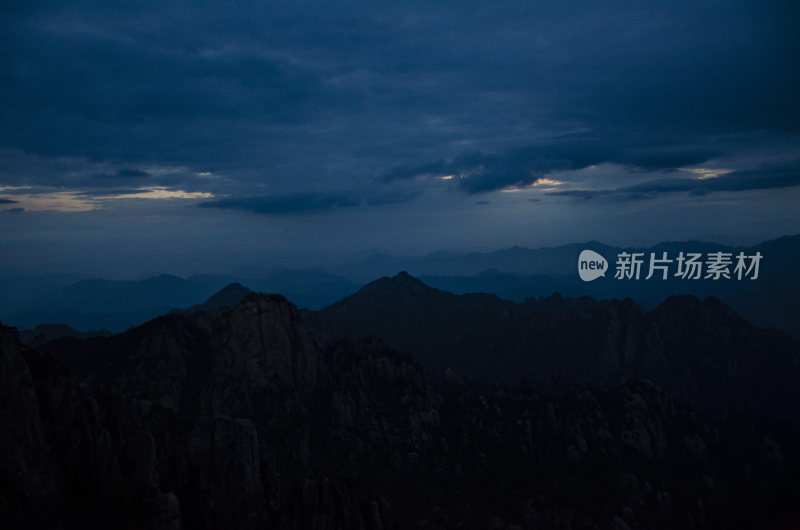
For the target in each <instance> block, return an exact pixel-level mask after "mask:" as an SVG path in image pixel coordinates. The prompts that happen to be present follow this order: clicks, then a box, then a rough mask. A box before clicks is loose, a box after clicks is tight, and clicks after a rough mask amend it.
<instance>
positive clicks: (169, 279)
mask: <svg viewBox="0 0 800 530" xmlns="http://www.w3.org/2000/svg"><path fill="white" fill-rule="evenodd" d="M231 283H239V284H242V285H247V287H248V288H250V289H254V290H259V291H261V292H280V293H284V294H285V295H287V296H289V297H290V298H291V299H292V300H293V301H294V302H295V303H297V304H298V305H300V306H301V307H308V308H312V309H319V308H321V307H324V306H326V305H329V304H331V303H333V302H335V301H336V300H339V299H340V298H342V297H344V296H347V295H349V294H352V293H353V292H355V291H356V289H358V287H359V285H358V284H355V283H353V282H351V281H349V280H347V279H345V278H341V277H339V276H335V275H332V274H328V273H325V272H322V271H314V270H310V271H298V270H278V271H272V272H265V273H264V275H263V276H259V277H247V278H234V277H230V276H216V275H209V274H205V275H194V276H190V277H189V278H180V277H178V276H173V275H169V274H162V275H158V276H152V277H148V278H144V279H141V280H126V281H118V280H104V279H81V280H79V281H72V279H71V278H69V277H66V278H62V277H52V276H45V277H34V278H26V277H13V278H6V279H2V278H0V319H1V320H3V321H4V322H9V323H11V324H13V325H15V326H17V327H19V328H21V329H28V328H34V327H35V326H38V325H41V324H61V325H66V326H69V327H71V328H73V329H75V330H78V331H84V332H85V331H88V330H93V329H107V330H110V331H113V332H120V331H124V330H126V329H128V328H129V327H131V326H135V325H139V324H142V323H144V322H147V321H148V320H151V319H153V318H155V317H157V316H160V315H164V314H166V313H169V312H170V311H171V310H173V309H176V308H187V307H190V306H194V305H200V304H203V303H204V301H205V300H207V299H208V298H209V297H211V296H213V295H214V294H215V293H217V292H218V291H219V290H220V289H221V288H223V287H224V286H226V285H229V284H231ZM238 301H239V300H238V299H237V300H234V301H233V302H231V303H236V302H238Z"/></svg>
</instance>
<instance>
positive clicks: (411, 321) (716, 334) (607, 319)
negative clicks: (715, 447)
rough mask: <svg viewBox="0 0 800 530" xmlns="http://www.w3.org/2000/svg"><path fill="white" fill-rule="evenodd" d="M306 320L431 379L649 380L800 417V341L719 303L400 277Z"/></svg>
mask: <svg viewBox="0 0 800 530" xmlns="http://www.w3.org/2000/svg"><path fill="white" fill-rule="evenodd" d="M307 321H308V323H309V325H310V326H311V327H312V329H314V330H315V332H316V334H317V336H318V337H319V338H320V340H321V341H323V342H326V341H332V340H337V339H341V338H347V339H358V338H362V337H367V336H377V337H380V338H382V339H383V340H385V341H386V343H387V344H388V345H389V346H390V347H392V348H396V349H398V350H401V351H404V352H408V353H410V354H412V355H413V356H414V357H415V358H416V359H418V360H419V361H420V362H421V363H422V364H424V365H425V366H426V367H428V368H429V369H430V370H431V371H432V372H433V373H435V374H442V373H444V371H445V370H447V369H451V370H454V371H456V372H458V373H461V374H464V375H466V376H468V377H469V378H473V379H475V380H478V381H482V382H509V383H512V382H513V383H516V382H528V383H530V384H533V385H534V386H537V387H539V388H543V387H544V388H548V389H552V390H557V391H560V390H563V389H571V388H576V387H578V388H580V387H583V386H587V385H588V386H597V387H613V386H615V385H619V384H621V383H623V382H624V381H625V380H627V379H629V378H647V379H651V380H653V381H655V382H656V383H657V384H659V385H661V386H663V388H664V389H665V390H666V391H667V392H668V393H669V394H670V395H671V396H673V397H676V398H678V399H682V400H685V401H687V402H689V403H692V404H694V405H695V406H699V407H702V408H703V409H706V410H709V411H714V410H716V409H717V408H719V407H721V406H727V405H736V406H742V407H747V408H754V409H757V410H760V411H762V412H765V413H774V414H781V415H784V416H787V417H788V416H791V417H798V409H797V407H796V402H797V395H798V394H797V384H798V382H799V381H800V344H799V343H798V342H797V341H795V340H793V339H791V338H789V337H787V336H785V335H783V334H782V333H780V332H778V331H775V330H769V329H761V328H759V327H757V326H755V325H753V324H751V323H749V322H748V321H747V320H745V319H744V318H742V317H741V316H739V315H738V314H737V313H736V312H734V311H733V310H731V309H730V308H729V307H727V306H726V305H725V304H723V303H722V302H720V301H719V300H717V299H714V298H706V299H705V300H700V299H698V298H695V297H693V296H688V295H682V296H673V297H670V298H668V299H667V300H665V301H664V302H663V303H662V304H660V305H659V306H658V307H656V308H655V309H652V310H651V311H646V310H645V309H644V308H643V307H641V306H640V305H638V304H637V303H635V302H634V301H633V300H631V299H626V300H601V301H595V300H593V299H591V298H588V297H583V298H578V299H568V298H563V297H561V296H560V295H553V296H550V297H547V298H537V299H532V298H531V299H527V300H525V301H524V302H522V303H516V302H512V301H508V300H503V299H500V298H498V297H497V296H494V295H489V294H467V295H455V294H452V293H449V292H446V291H441V290H439V289H435V288H432V287H429V286H427V285H425V284H424V283H423V282H421V281H420V280H418V279H416V278H414V277H412V276H410V275H408V274H407V273H400V274H398V275H396V276H394V277H392V278H382V279H380V280H377V281H375V282H372V283H370V284H368V285H366V286H365V287H363V288H362V289H361V290H359V291H358V292H357V293H356V294H354V295H352V296H350V297H348V298H345V299H343V300H341V301H340V302H337V303H335V304H333V305H331V306H329V307H327V308H325V309H323V310H321V311H319V312H316V313H311V314H309V315H308V316H307Z"/></svg>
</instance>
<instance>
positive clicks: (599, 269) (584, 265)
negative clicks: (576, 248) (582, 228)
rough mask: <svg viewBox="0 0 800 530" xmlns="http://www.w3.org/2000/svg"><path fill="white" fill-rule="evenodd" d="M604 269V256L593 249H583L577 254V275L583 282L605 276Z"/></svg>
mask: <svg viewBox="0 0 800 530" xmlns="http://www.w3.org/2000/svg"><path fill="white" fill-rule="evenodd" d="M606 270H608V262H607V261H606V258H604V257H603V256H601V255H600V254H598V253H597V252H595V251H594V250H584V251H582V252H581V255H580V256H578V275H579V276H580V277H581V280H583V281H585V282H590V281H592V280H596V279H597V278H599V277H600V276H605V275H606Z"/></svg>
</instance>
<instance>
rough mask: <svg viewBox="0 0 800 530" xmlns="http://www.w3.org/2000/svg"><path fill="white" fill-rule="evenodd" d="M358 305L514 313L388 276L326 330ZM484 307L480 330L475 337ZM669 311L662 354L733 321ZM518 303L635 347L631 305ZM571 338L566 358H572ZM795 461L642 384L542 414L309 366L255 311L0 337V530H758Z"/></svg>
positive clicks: (361, 363) (680, 307)
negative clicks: (51, 335) (689, 327)
mask: <svg viewBox="0 0 800 530" xmlns="http://www.w3.org/2000/svg"><path fill="white" fill-rule="evenodd" d="M398 288H401V289H402V291H401V292H398V291H397V289H398ZM386 293H390V294H392V295H397V296H399V298H393V299H392V300H389V301H387V300H385V299H384V298H383V297H384V295H385V294H386ZM365 301H370V302H371V303H373V304H374V305H373V306H370V307H371V308H372V309H380V307H382V306H381V304H384V305H386V304H389V305H391V304H395V305H397V306H399V307H400V308H401V309H402V308H406V309H409V308H411V307H414V308H417V309H419V310H422V309H426V308H427V310H428V313H424V314H422V313H420V314H415V313H412V312H410V311H405V312H398V313H394V314H396V315H397V316H398V317H399V316H401V315H405V317H404V319H403V320H399V321H397V322H395V326H396V327H397V329H398V330H399V329H402V326H410V327H409V328H408V331H407V333H408V334H409V336H413V335H412V334H413V333H415V332H416V331H415V330H416V329H417V328H415V327H414V326H417V327H418V326H420V325H421V324H422V323H424V320H423V319H424V318H426V315H427V317H428V318H433V310H434V309H438V308H443V307H446V306H447V304H452V303H458V304H461V307H460V309H458V310H455V309H454V310H453V311H451V313H450V314H442V315H440V317H439V320H440V323H441V324H442V326H443V327H440V330H441V331H440V333H441V334H445V333H449V332H450V331H451V330H452V329H455V328H451V327H447V326H452V325H453V324H452V322H453V321H454V319H456V318H459V319H460V318H464V317H465V316H466V315H473V316H474V320H471V321H469V322H468V323H469V324H471V325H472V326H475V327H478V326H482V327H489V326H491V325H493V324H503V325H504V326H506V328H505V329H509V330H512V329H516V328H515V325H516V323H517V320H518V319H522V318H523V315H525V314H528V313H525V312H520V311H519V310H515V309H514V308H515V305H514V304H510V303H508V302H502V301H498V300H497V299H496V298H494V297H488V298H485V300H484V299H483V298H475V297H466V298H465V297H455V296H454V295H448V294H447V293H442V292H440V291H436V290H433V289H430V288H427V287H426V286H424V284H421V283H420V282H418V281H416V280H415V279H413V278H410V277H408V276H406V275H402V276H400V277H398V278H394V279H386V280H381V281H379V282H377V283H376V284H373V285H371V286H369V287H368V288H365V289H364V290H363V291H362V292H360V293H359V294H358V295H356V297H354V298H351V299H348V300H345V301H344V302H343V303H342V305H339V306H334V307H333V308H329V309H328V310H326V313H332V312H333V311H334V310H336V307H338V310H339V311H340V312H341V314H342V315H350V314H352V313H349V311H352V310H354V308H355V307H356V306H361V305H362V304H363V303H365ZM454 301H455V302H454ZM490 303H491V304H495V305H496V308H497V309H498V310H500V313H498V314H496V315H493V316H491V318H490V320H489V321H485V320H482V319H486V318H487V315H489V313H487V312H486V311H485V309H486V307H487V304H490ZM709 303H710V304H711V306H708V307H706V306H704V305H703V304H709ZM498 304H499V305H498ZM671 304H676V305H675V306H672V305H668V306H666V307H665V308H664V314H663V315H659V314H656V315H655V316H653V317H652V321H651V325H652V326H654V329H657V330H658V331H657V332H656V331H653V332H650V334H648V332H643V333H644V337H650V338H651V339H652V340H653V341H654V344H660V345H662V346H663V348H664V349H663V350H655V349H654V351H662V353H664V355H666V354H667V352H668V351H672V350H670V348H671V347H672V342H670V340H672V339H670V337H669V336H663V335H661V333H664V332H669V333H673V332H678V333H680V330H676V329H675V328H674V327H672V326H681V325H682V324H681V322H682V321H681V320H680V318H683V317H680V316H678V315H677V313H678V312H681V313H683V312H689V311H697V312H698V313H697V316H699V317H702V318H704V319H708V320H709V322H710V323H714V324H715V325H716V324H717V320H716V319H721V321H722V322H727V321H728V320H731V319H733V321H735V322H737V323H740V322H739V320H736V317H735V315H731V314H729V312H727V313H726V312H725V311H726V310H725V308H724V307H722V306H721V305H719V304H717V303H716V302H703V303H700V302H698V301H695V300H689V299H677V300H676V301H674V302H671ZM533 305H534V306H535V307H538V308H539V311H540V312H542V313H544V314H545V315H549V317H548V318H549V319H548V320H547V322H548V323H549V325H550V326H563V325H565V324H561V322H567V323H569V322H570V319H571V318H573V317H570V316H569V315H570V314H571V312H576V315H580V316H579V317H574V318H580V319H583V323H584V324H585V325H586V327H585V329H586V330H587V333H589V334H591V330H593V329H595V328H596V329H601V330H605V331H608V329H609V328H608V326H609V325H610V326H612V327H613V326H618V328H615V329H618V331H617V332H615V333H614V334H613V337H614V338H620V339H621V338H625V337H628V334H629V333H634V331H635V330H637V329H639V328H637V327H636V326H638V324H636V322H638V320H636V321H635V322H628V321H627V320H624V319H628V318H631V319H645V320H647V319H650V318H651V317H650V316H649V315H648V314H646V313H645V312H644V311H642V310H641V308H638V307H637V306H636V305H635V304H632V303H631V302H619V303H615V305H614V307H617V306H618V307H617V309H615V310H614V312H613V313H611V314H609V315H606V313H603V312H601V313H600V314H594V313H593V312H592V311H593V308H594V307H595V305H596V303H595V302H592V301H590V300H558V299H550V300H544V301H537V302H534V303H533ZM493 307H494V306H493ZM530 311H531V313H530V314H533V311H534V310H533V309H531V310H530ZM719 312H722V313H724V314H722V315H721V316H713V315H712V313H719ZM383 314H384V313H379V314H378V315H376V319H377V318H378V317H382V316H383ZM604 315H606V316H604ZM604 318H606V320H604ZM615 318H616V319H619V320H614V319H615ZM608 319H610V320H608ZM676 319H678V320H676ZM378 320H379V319H378ZM378 320H375V321H378ZM740 324H741V323H740ZM700 325H701V327H702V326H704V325H705V321H701V323H700ZM741 325H744V324H741ZM545 327H546V325H545V324H542V325H541V326H539V327H537V328H535V329H534V331H536V332H539V331H541V330H543V329H545ZM419 329H420V330H421V328H419ZM459 329H462V330H465V329H466V327H461V328H459ZM572 329H573V332H572V333H573V335H572V336H568V337H565V339H564V340H567V341H568V342H569V343H571V344H575V345H579V344H580V343H581V340H582V339H581V338H580V337H579V336H578V335H579V332H578V331H577V330H575V329H574V328H572ZM702 329H703V330H705V329H712V328H706V327H702ZM714 329H718V330H719V331H720V333H721V334H722V335H714V336H711V337H708V338H707V339H703V342H702V343H701V344H709V343H711V342H713V340H712V339H720V338H722V339H724V338H725V337H724V334H725V333H733V332H734V331H733V330H731V329H730V328H724V329H723V328H714ZM745 331H747V330H745ZM420 332H421V331H420ZM487 333H488V332H487ZM634 334H635V333H634ZM637 336H638V335H637ZM488 337H489V335H487V338H486V340H487V341H488V340H489V338H488ZM550 337H551V338H552V337H555V335H554V334H551V335H550ZM736 337H737V340H743V338H742V337H739V336H738V335H737V336H736ZM754 337H755V336H754ZM428 338H431V339H432V338H433V337H428ZM390 339H391V337H390ZM450 339H451V340H453V341H455V342H457V343H458V344H459V345H460V347H461V348H463V347H464V346H465V345H466V344H467V342H466V340H467V339H465V338H458V337H456V336H451V337H450ZM657 339H658V340H657ZM758 339H759V340H761V339H763V337H761V336H758ZM476 340H477V339H476ZM676 340H677V339H676ZM753 340H755V339H753ZM780 340H782V339H780ZM780 340H779V339H776V341H777V342H776V344H778V345H780V344H781V342H780ZM437 344H446V342H445V339H439V340H437ZM622 344H625V341H624V340H623V342H622ZM483 346H485V347H487V348H489V350H488V351H490V352H493V353H497V352H498V351H499V350H497V349H491V348H492V347H494V344H492V343H490V342H486V343H484V344H483ZM612 346H614V348H612V349H611V350H609V356H612V353H613V352H616V351H617V344H616V343H614V344H612ZM765 347H766V346H765ZM448 355H450V354H448ZM570 355H573V356H575V357H576V358H577V359H582V356H581V355H579V354H578V353H577V352H572V353H571V354H570ZM634 357H636V355H634ZM648 359H650V357H648ZM712 359H713V357H712ZM657 361H658V358H657V357H656V361H653V362H654V363H656V364H657ZM553 362H554V363H555V364H554V365H555V366H561V365H562V364H565V363H562V362H557V361H553ZM615 363H616V364H624V362H623V361H622V360H620V359H616V360H615V361H613V362H612V363H611V364H612V366H613V365H614V364H615ZM488 365H489V364H487V366H488ZM736 366H738V364H737V365H736ZM734 368H735V367H733V368H732V369H734ZM614 369H615V368H612V369H611V371H612V372H613V370H614ZM563 371H565V373H569V372H568V371H567V370H566V369H564V370H563ZM734 371H735V370H734ZM601 372H602V370H601ZM578 373H584V372H583V369H579V370H578ZM799 442H800V433H798V428H797V425H796V424H793V423H790V422H786V421H782V420H777V419H768V418H765V417H762V416H759V415H757V414H753V413H738V412H735V411H730V412H729V413H728V414H727V415H726V416H723V417H720V418H716V419H714V418H711V417H709V416H707V415H705V414H704V413H701V412H697V411H695V410H693V409H692V408H690V407H688V406H687V405H684V404H682V403H680V402H676V401H674V400H672V399H671V398H669V397H667V395H665V394H664V393H663V392H662V391H661V390H659V388H658V387H657V386H655V385H654V384H653V383H650V382H646V381H640V380H632V381H628V382H626V383H624V384H622V385H619V386H615V387H613V388H611V389H609V390H582V391H580V392H574V393H566V394H565V395H563V396H561V397H546V395H543V394H540V393H539V392H537V391H536V390H534V389H532V388H528V387H524V386H504V385H488V386H487V385H482V384H479V383H471V382H468V381H466V380H465V379H464V378H463V377H459V376H458V375H456V374H453V373H452V372H450V373H449V375H448V377H447V378H445V379H444V380H438V378H436V377H434V376H432V375H430V374H429V372H428V371H427V370H426V369H425V368H423V367H422V366H421V365H420V364H418V363H417V362H416V361H415V360H413V359H412V358H411V357H409V356H407V355H404V354H400V353H396V352H395V351H393V350H392V349H390V348H388V347H386V346H385V345H384V344H383V343H382V342H381V341H380V340H378V339H365V340H361V341H358V342H352V341H331V342H330V344H328V345H327V346H326V347H321V346H320V345H319V344H318V342H317V341H316V340H315V339H314V336H313V335H312V333H311V331H309V329H308V328H307V327H306V325H305V323H304V322H303V319H302V317H301V314H300V313H299V312H298V311H297V309H296V308H295V306H294V305H293V304H291V303H289V302H288V301H287V300H286V299H285V298H283V297H281V296H275V295H260V294H249V295H247V296H246V297H245V298H244V299H243V300H241V302H240V303H238V304H237V305H235V306H232V307H222V308H215V307H206V308H204V309H202V310H198V311H192V312H190V313H188V314H171V315H168V316H165V317H160V318H158V319H155V320H153V321H150V322H148V323H146V324H144V325H142V326H139V327H136V328H133V329H130V330H128V331H127V332H125V333H123V334H119V335H114V336H111V337H94V338H88V339H85V340H80V339H77V338H70V337H65V338H62V339H59V340H56V341H53V342H49V343H47V344H45V345H42V346H40V347H39V348H37V349H31V348H29V347H26V346H24V345H23V344H22V343H21V342H20V341H19V337H18V333H17V332H16V330H14V329H13V328H9V327H5V326H2V327H0V526H2V527H4V528H62V529H70V528H159V529H160V528H170V529H178V528H218V529H228V528H230V529H250V528H253V529H255V528H285V529H301V528H313V529H345V528H347V529H350V528H353V529H359V528H360V529H389V528H441V529H445V528H493V529H508V530H510V529H516V528H520V529H533V528H554V529H590V528H591V529H615V530H620V529H626V528H652V529H665V528H689V529H691V528H726V529H731V528H733V529H736V528H767V529H769V528H776V529H777V528H784V527H791V526H786V525H790V524H792V523H793V522H796V521H797V519H796V517H797V515H798V514H797V513H796V512H794V513H793V510H796V503H795V501H796V499H797V496H798V494H800V489H799V486H798V484H797V482H796V477H797V475H798V472H800V462H799V460H798V452H797V451H798V447H800V443H799ZM793 517H794V519H793Z"/></svg>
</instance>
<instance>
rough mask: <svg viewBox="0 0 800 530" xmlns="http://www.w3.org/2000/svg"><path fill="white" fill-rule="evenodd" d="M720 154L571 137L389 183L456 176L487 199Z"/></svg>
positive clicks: (466, 158)
mask: <svg viewBox="0 0 800 530" xmlns="http://www.w3.org/2000/svg"><path fill="white" fill-rule="evenodd" d="M721 154H722V153H720V152H719V151H716V150H712V149H708V148H699V147H694V146H693V147H681V146H679V147H661V146H636V147H633V148H621V147H619V146H618V145H617V144H615V143H613V142H609V141H608V140H607V139H606V140H603V141H600V140H597V139H593V138H586V137H566V138H562V139H559V141H551V142H547V143H541V144H539V145H535V146H529V147H524V148H517V149H512V150H508V151H505V152H503V153H501V154H483V153H479V152H470V153H465V154H462V155H460V156H458V157H456V158H454V159H453V160H451V161H444V160H440V161H437V162H433V163H429V164H424V165H420V166H417V167H405V168H398V169H395V170H393V171H391V172H389V173H387V174H386V175H385V176H384V177H383V181H385V182H394V181H397V180H403V179H405V180H408V179H415V178H426V177H437V176H443V175H453V176H454V177H455V178H454V179H453V181H454V182H455V183H456V187H457V189H460V190H461V191H465V192H467V193H485V192H490V191H495V190H498V189H503V188H507V187H512V186H526V185H530V184H533V183H535V182H536V181H538V180H540V179H542V178H545V177H547V176H548V175H550V174H552V173H554V172H556V171H563V170H579V169H585V168H586V167H589V166H592V165H597V164H602V163H613V164H619V165H623V166H628V167H630V168H632V169H638V170H642V171H672V170H675V169H677V168H680V167H685V166H692V165H696V164H700V163H702V162H706V161H708V160H709V159H711V158H713V157H715V156H720V155H721Z"/></svg>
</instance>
